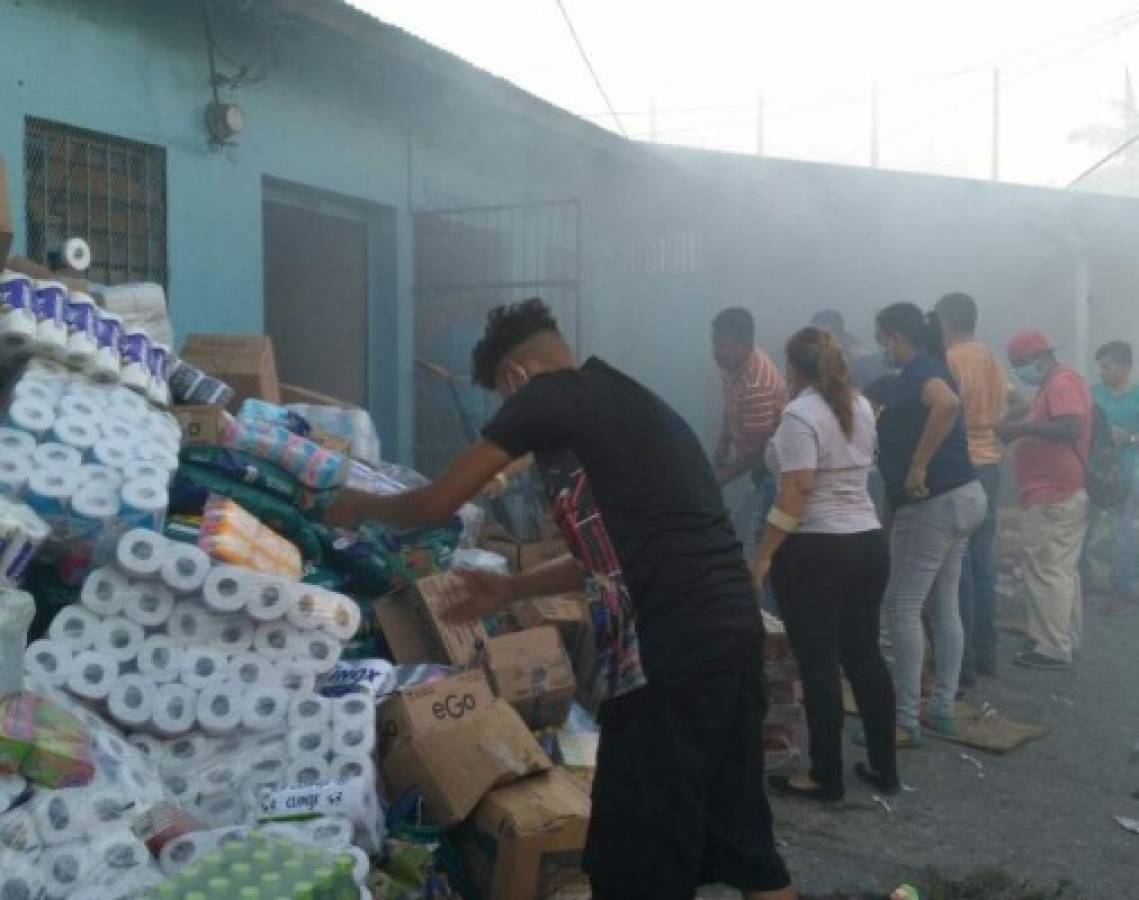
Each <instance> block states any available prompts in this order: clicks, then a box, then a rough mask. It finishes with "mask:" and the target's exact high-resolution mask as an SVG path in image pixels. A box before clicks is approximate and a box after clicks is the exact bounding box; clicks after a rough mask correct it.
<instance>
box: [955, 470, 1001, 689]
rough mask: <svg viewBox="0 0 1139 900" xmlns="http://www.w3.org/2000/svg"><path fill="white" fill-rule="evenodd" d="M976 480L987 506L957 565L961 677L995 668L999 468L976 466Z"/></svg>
mask: <svg viewBox="0 0 1139 900" xmlns="http://www.w3.org/2000/svg"><path fill="white" fill-rule="evenodd" d="M977 479H978V480H979V481H980V482H981V487H983V488H984V489H985V499H986V500H987V501H988V506H987V508H986V510H985V519H984V521H983V522H981V525H980V527H979V528H978V529H977V530H976V531H974V532H973V536H972V537H971V538H969V548H968V550H967V551H966V553H965V559H964V560H962V562H961V595H960V599H961V627H962V628H963V629H964V630H965V655H964V657H963V658H962V660H961V673H962V674H963V675H973V674H974V673H975V672H976V670H977V669H978V668H980V669H982V670H984V671H986V672H992V671H993V670H994V668H995V667H996V664H997V620H996V612H997V610H996V591H995V585H994V582H995V574H994V564H993V544H994V543H995V542H996V537H997V502H998V495H999V494H1000V489H1001V467H1000V466H999V465H991V466H977Z"/></svg>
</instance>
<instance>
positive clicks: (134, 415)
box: [107, 385, 150, 423]
mask: <svg viewBox="0 0 1139 900" xmlns="http://www.w3.org/2000/svg"><path fill="white" fill-rule="evenodd" d="M107 405H108V406H110V407H111V408H112V409H113V410H114V411H115V413H116V415H118V416H119V418H121V419H123V420H124V421H127V422H131V423H141V422H142V421H143V419H145V418H146V416H147V413H149V412H150V407H149V406H147V403H146V400H144V399H143V398H142V397H141V396H139V395H138V394H136V393H135V392H134V391H132V390H129V389H128V388H126V387H123V386H122V385H118V386H116V387H114V388H112V389H111V392H110V394H109V395H108V399H107Z"/></svg>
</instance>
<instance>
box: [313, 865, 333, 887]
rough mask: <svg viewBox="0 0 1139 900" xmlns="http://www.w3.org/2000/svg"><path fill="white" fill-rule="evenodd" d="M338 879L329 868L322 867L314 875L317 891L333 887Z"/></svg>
mask: <svg viewBox="0 0 1139 900" xmlns="http://www.w3.org/2000/svg"><path fill="white" fill-rule="evenodd" d="M335 878H336V873H335V872H333V871H332V869H331V868H329V867H328V866H321V867H320V868H319V869H317V870H316V871H315V872H313V873H312V880H313V881H315V882H316V888H317V890H320V889H321V888H326V887H332V882H333V880H334V879H335Z"/></svg>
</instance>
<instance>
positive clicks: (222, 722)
mask: <svg viewBox="0 0 1139 900" xmlns="http://www.w3.org/2000/svg"><path fill="white" fill-rule="evenodd" d="M241 699H242V688H241V687H240V686H239V685H236V684H231V683H230V682H221V683H220V684H219V683H215V684H211V685H209V686H207V687H205V688H203V689H202V691H201V693H199V694H198V724H200V725H201V726H202V728H203V729H204V730H205V731H207V732H211V733H214V734H219V733H224V732H227V731H233V730H234V729H236V728H240V727H241V713H242V704H241ZM230 824H237V823H236V822H233V823H230Z"/></svg>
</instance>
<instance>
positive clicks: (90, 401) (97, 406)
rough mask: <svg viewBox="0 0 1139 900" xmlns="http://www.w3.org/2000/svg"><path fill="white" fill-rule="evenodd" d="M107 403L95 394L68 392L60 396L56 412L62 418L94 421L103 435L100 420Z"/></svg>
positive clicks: (104, 412)
mask: <svg viewBox="0 0 1139 900" xmlns="http://www.w3.org/2000/svg"><path fill="white" fill-rule="evenodd" d="M106 408H107V407H106V404H105V403H102V402H100V401H99V400H97V399H96V395H95V394H88V393H75V392H68V393H66V394H64V395H63V396H62V397H60V398H59V403H58V405H57V406H56V413H57V414H58V415H59V417H60V419H61V420H67V419H82V420H83V421H85V422H89V423H94V424H95V427H96V430H98V431H99V434H100V436H102V429H101V428H99V424H98V423H99V420H100V419H101V418H103V416H104V415H105V414H106Z"/></svg>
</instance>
